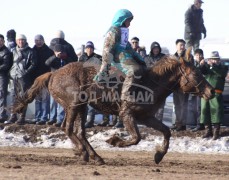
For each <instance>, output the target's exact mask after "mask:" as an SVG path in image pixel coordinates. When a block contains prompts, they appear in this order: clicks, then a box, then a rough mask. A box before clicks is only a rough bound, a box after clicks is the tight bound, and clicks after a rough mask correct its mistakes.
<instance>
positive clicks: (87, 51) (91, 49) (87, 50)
mask: <svg viewBox="0 0 229 180" xmlns="http://www.w3.org/2000/svg"><path fill="white" fill-rule="evenodd" d="M85 52H86V53H87V55H88V56H90V55H92V53H93V52H94V49H93V48H91V47H87V48H86V49H85Z"/></svg>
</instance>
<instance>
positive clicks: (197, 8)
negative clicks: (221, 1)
mask: <svg viewBox="0 0 229 180" xmlns="http://www.w3.org/2000/svg"><path fill="white" fill-rule="evenodd" d="M202 3H203V1H202V0H194V4H193V5H192V6H191V7H190V8H189V9H188V10H187V11H186V12H185V32H184V39H185V41H186V42H187V48H189V47H190V46H193V50H194V51H195V50H196V49H198V48H199V45H200V40H201V39H202V35H201V33H203V34H204V38H206V36H207V34H206V33H207V32H206V28H205V26H204V20H203V10H202V9H201V5H202Z"/></svg>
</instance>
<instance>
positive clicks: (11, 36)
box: [6, 29, 17, 52]
mask: <svg viewBox="0 0 229 180" xmlns="http://www.w3.org/2000/svg"><path fill="white" fill-rule="evenodd" d="M6 37H7V47H8V49H9V50H10V51H11V52H12V51H13V49H14V48H15V47H16V45H17V44H16V32H15V30H14V29H10V30H9V31H7V33H6Z"/></svg>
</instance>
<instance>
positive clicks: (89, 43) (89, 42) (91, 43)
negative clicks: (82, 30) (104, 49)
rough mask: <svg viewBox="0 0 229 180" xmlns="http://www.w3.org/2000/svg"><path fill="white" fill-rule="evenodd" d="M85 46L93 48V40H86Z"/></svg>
mask: <svg viewBox="0 0 229 180" xmlns="http://www.w3.org/2000/svg"><path fill="white" fill-rule="evenodd" d="M85 48H92V49H95V47H94V44H93V42H91V41H88V42H87V43H86V46H85Z"/></svg>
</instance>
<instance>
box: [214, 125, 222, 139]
mask: <svg viewBox="0 0 229 180" xmlns="http://www.w3.org/2000/svg"><path fill="white" fill-rule="evenodd" d="M219 131H220V124H219V123H216V124H214V132H213V138H212V139H213V140H217V139H219V138H220V135H219Z"/></svg>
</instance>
